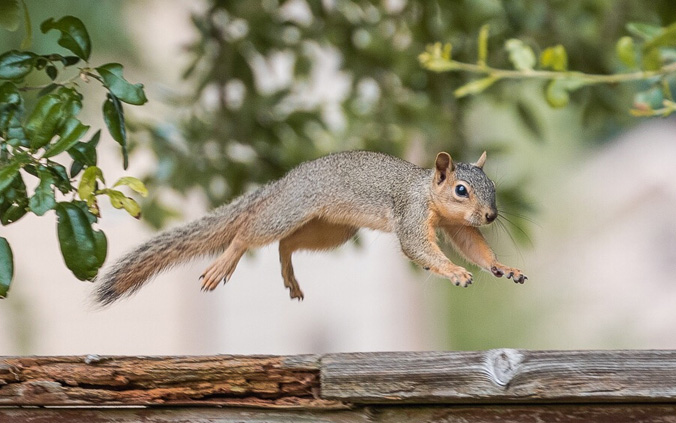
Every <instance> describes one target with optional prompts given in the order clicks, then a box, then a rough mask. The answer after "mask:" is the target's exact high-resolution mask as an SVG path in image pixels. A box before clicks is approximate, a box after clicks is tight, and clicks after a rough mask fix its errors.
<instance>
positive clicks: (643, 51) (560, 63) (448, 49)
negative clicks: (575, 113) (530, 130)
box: [419, 23, 676, 116]
mask: <svg viewBox="0 0 676 423" xmlns="http://www.w3.org/2000/svg"><path fill="white" fill-rule="evenodd" d="M627 29H628V31H629V32H630V33H631V34H632V35H634V37H635V38H632V37H630V36H624V37H622V38H620V39H619V40H618V41H617V43H616V45H615V52H616V55H617V57H618V59H619V61H620V62H621V63H622V65H623V66H624V67H625V68H626V69H627V70H628V71H626V72H619V73H615V74H607V75H601V74H588V73H584V72H580V71H572V70H569V69H568V55H567V53H566V49H565V48H564V47H563V46H562V45H556V46H553V47H548V48H546V49H544V50H543V51H542V52H541V54H540V56H539V60H538V59H537V58H536V55H535V53H534V51H533V49H532V48H531V47H530V46H528V45H527V44H525V43H524V42H523V41H521V40H518V39H509V40H507V41H506V42H505V45H504V48H505V50H506V51H507V53H508V55H509V60H510V62H511V64H512V66H513V67H514V69H501V68H496V67H492V66H489V65H487V56H488V31H489V28H488V26H487V25H484V26H483V27H482V28H481V30H480V31H479V36H478V58H477V62H476V63H465V62H460V61H457V60H455V59H453V58H452V54H451V53H452V49H453V46H452V45H451V44H450V43H446V44H444V45H442V44H441V43H435V44H432V45H429V46H427V49H426V50H425V52H423V53H422V54H420V56H419V61H420V63H421V64H422V66H423V67H425V68H426V69H429V70H431V71H435V72H468V73H472V74H475V75H479V76H482V77H481V78H479V79H474V80H472V81H470V82H468V83H467V84H465V85H463V86H461V87H459V88H457V89H456V90H455V91H454V94H455V96H456V97H464V96H467V95H474V94H479V93H481V92H482V91H484V90H485V89H487V88H488V87H490V86H491V85H493V84H494V83H496V82H498V81H501V80H506V79H517V80H546V81H549V82H548V83H547V86H546V88H545V98H546V100H547V102H548V103H549V104H550V105H551V106H552V107H563V106H565V105H567V104H568V102H569V101H570V93H571V92H573V91H576V90H578V89H580V88H582V87H585V86H590V85H596V84H618V83H628V82H649V83H650V84H652V85H653V87H651V88H650V89H649V90H646V91H643V92H641V93H638V94H637V96H636V99H635V102H634V108H633V109H632V110H631V111H630V112H631V113H632V114H633V115H635V116H667V115H669V114H671V113H673V112H674V111H676V103H675V102H674V101H673V96H672V93H671V90H670V87H669V81H668V79H669V78H673V76H674V75H675V74H676V48H675V47H676V23H674V24H672V25H670V26H667V27H664V28H660V27H656V26H652V25H647V24H640V23H630V24H628V25H627ZM538 65H539V68H538V69H536V66H538ZM656 90H657V91H658V92H659V94H661V95H660V96H659V99H658V100H659V101H656V99H655V98H654V97H655V92H656ZM649 96H652V97H653V98H650V101H647V100H646V99H647V98H648V97H649ZM660 106H661V107H660Z"/></svg>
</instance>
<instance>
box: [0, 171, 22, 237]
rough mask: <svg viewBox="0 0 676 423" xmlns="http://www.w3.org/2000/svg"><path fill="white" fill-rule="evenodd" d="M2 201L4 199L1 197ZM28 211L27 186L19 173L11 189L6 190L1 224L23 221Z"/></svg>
mask: <svg viewBox="0 0 676 423" xmlns="http://www.w3.org/2000/svg"><path fill="white" fill-rule="evenodd" d="M0 199H2V197H0ZM27 211H28V196H27V195H26V184H25V183H24V182H23V178H22V177H21V174H20V173H17V174H16V175H15V176H14V178H13V179H12V181H11V184H10V186H9V188H7V189H5V193H4V202H3V203H2V207H1V208H0V213H1V214H0V223H2V224H3V225H9V224H10V223H14V222H16V221H17V220H19V219H21V217H23V216H24V215H25V214H26V212H27Z"/></svg>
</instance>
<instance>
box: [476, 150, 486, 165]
mask: <svg viewBox="0 0 676 423" xmlns="http://www.w3.org/2000/svg"><path fill="white" fill-rule="evenodd" d="M484 163H486V152H485V151H484V152H483V154H482V155H481V157H479V160H477V161H476V163H474V166H476V167H478V168H479V169H483V167H484Z"/></svg>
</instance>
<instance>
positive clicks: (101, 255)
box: [93, 231, 108, 269]
mask: <svg viewBox="0 0 676 423" xmlns="http://www.w3.org/2000/svg"><path fill="white" fill-rule="evenodd" d="M93 233H94V257H95V258H96V268H97V269H99V268H101V266H103V262H104V261H106V254H107V253H108V240H107V239H106V234H104V233H103V231H93Z"/></svg>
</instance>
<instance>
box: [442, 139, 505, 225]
mask: <svg viewBox="0 0 676 423" xmlns="http://www.w3.org/2000/svg"><path fill="white" fill-rule="evenodd" d="M485 162H486V152H485V151H484V153H483V154H482V155H481V157H479V160H477V161H476V162H475V163H471V164H470V163H454V162H453V159H451V156H450V155H449V154H448V153H439V154H437V159H436V162H435V169H434V179H433V181H432V193H433V195H432V201H433V203H434V205H435V206H436V207H435V208H436V210H437V212H438V213H439V214H440V215H441V216H442V217H445V218H447V219H449V220H451V221H454V222H463V224H465V225H467V226H481V225H486V224H488V223H491V222H493V221H494V220H495V218H497V217H498V209H497V207H496V206H495V184H494V183H493V181H491V180H490V179H488V176H486V174H485V173H484V171H483V166H484V163H485Z"/></svg>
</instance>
